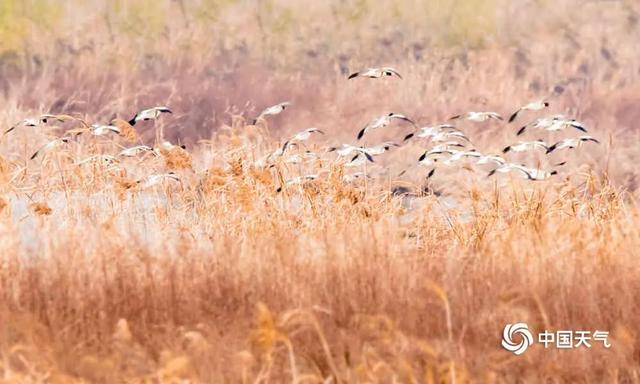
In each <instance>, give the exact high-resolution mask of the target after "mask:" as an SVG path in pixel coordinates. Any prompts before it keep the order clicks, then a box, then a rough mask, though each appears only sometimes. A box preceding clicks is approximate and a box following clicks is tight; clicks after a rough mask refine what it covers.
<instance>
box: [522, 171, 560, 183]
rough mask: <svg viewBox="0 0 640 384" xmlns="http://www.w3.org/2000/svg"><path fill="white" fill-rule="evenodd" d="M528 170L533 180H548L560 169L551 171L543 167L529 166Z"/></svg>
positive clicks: (530, 178)
mask: <svg viewBox="0 0 640 384" xmlns="http://www.w3.org/2000/svg"><path fill="white" fill-rule="evenodd" d="M526 171H527V173H528V174H529V180H533V181H542V180H546V179H548V178H550V177H551V176H553V175H557V174H558V171H556V170H553V171H550V172H549V171H545V170H543V169H536V168H527V169H526Z"/></svg>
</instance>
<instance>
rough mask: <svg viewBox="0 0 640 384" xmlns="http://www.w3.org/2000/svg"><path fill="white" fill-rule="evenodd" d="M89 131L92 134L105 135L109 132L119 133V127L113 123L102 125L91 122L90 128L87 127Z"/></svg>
mask: <svg viewBox="0 0 640 384" xmlns="http://www.w3.org/2000/svg"><path fill="white" fill-rule="evenodd" d="M89 132H91V134H92V135H93V136H106V135H108V134H111V133H115V134H117V135H119V134H120V133H121V132H120V129H119V128H118V127H116V126H114V125H102V124H93V125H91V128H89Z"/></svg>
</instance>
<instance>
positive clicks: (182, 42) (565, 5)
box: [0, 0, 637, 67]
mask: <svg viewBox="0 0 640 384" xmlns="http://www.w3.org/2000/svg"><path fill="white" fill-rule="evenodd" d="M594 6H595V7H594ZM576 7H579V9H580V13H579V14H577V13H575V12H572V10H574V9H577V8H576ZM598 7H605V8H619V9H624V10H626V12H627V13H628V17H627V18H626V19H625V20H620V19H618V20H617V22H616V24H618V25H621V26H622V27H624V26H627V27H629V26H632V25H634V24H635V23H637V9H634V7H635V8H637V5H636V4H635V2H634V1H633V0H620V1H576V0H558V1H546V0H513V1H509V0H399V1H374V0H327V1H322V2H314V3H312V4H307V3H306V2H298V1H292V0H132V1H130V0H129V1H127V0H86V1H81V0H3V1H2V2H0V57H1V58H2V62H3V64H4V65H13V66H18V67H29V66H31V65H33V64H34V63H33V62H32V61H35V62H40V61H44V60H64V59H65V58H67V57H68V56H69V55H70V54H71V55H77V54H78V53H79V52H90V53H93V54H95V53H101V54H103V58H104V53H107V54H108V55H109V56H114V55H115V56H116V57H127V58H128V59H131V58H133V59H136V60H141V59H144V57H156V58H157V57H158V56H160V57H164V56H167V54H168V53H170V54H171V55H175V54H179V55H181V56H182V57H184V55H185V54H187V53H191V54H194V55H202V56H206V55H209V54H211V53H213V54H216V55H219V54H223V53H229V52H241V53H242V54H243V55H244V57H243V58H251V59H253V60H259V61H260V62H262V61H269V62H271V63H278V62H283V61H286V58H280V60H278V59H277V58H276V57H274V56H277V55H278V54H294V53H303V54H305V56H311V57H312V58H313V57H315V56H319V55H325V54H327V53H330V54H332V55H334V56H341V55H342V56H347V55H348V56H352V55H360V56H362V59H363V60H366V59H372V58H381V59H385V58H386V57H385V56H387V55H389V56H390V55H391V54H393V55H397V54H403V53H404V54H406V53H407V51H409V50H413V51H414V52H413V53H415V54H417V55H419V54H420V53H421V52H419V51H421V50H424V49H426V48H427V47H446V48H456V47H463V48H465V49H469V48H471V49H474V48H483V47H486V46H488V45H492V44H493V45H495V44H524V45H526V44H528V41H527V39H531V38H532V37H535V36H536V34H537V33H539V31H540V29H541V27H544V29H545V30H547V31H555V32H556V33H567V32H568V33H574V32H575V31H573V29H575V28H578V29H579V28H581V26H580V25H581V24H580V23H581V22H583V21H585V20H588V21H589V22H591V23H592V22H593V20H591V19H590V17H592V13H593V12H598ZM589 8H593V9H591V10H590V9H589ZM583 14H584V15H583ZM582 16H584V18H583V17H582ZM132 52H133V53H132ZM385 52H387V54H385ZM125 54H126V55H125ZM120 55H122V56H120ZM132 55H133V57H132ZM367 56H369V57H367ZM109 59H111V60H113V57H110V58H107V61H109ZM113 61H116V60H113ZM289 64H290V63H289Z"/></svg>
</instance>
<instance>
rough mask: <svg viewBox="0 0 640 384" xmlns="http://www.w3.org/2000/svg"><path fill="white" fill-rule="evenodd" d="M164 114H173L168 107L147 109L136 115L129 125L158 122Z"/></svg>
mask: <svg viewBox="0 0 640 384" xmlns="http://www.w3.org/2000/svg"><path fill="white" fill-rule="evenodd" d="M163 113H173V112H171V110H170V109H169V108H167V107H153V108H149V109H145V110H142V111H140V112H138V113H136V115H135V116H134V117H133V118H132V119H131V120H129V124H131V125H132V126H133V125H136V123H138V122H140V121H148V120H156V119H158V117H160V115H162V114H163Z"/></svg>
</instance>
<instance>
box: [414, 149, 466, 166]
mask: <svg viewBox="0 0 640 384" xmlns="http://www.w3.org/2000/svg"><path fill="white" fill-rule="evenodd" d="M457 152H459V151H452V150H448V149H442V150H437V151H434V150H433V149H432V150H429V151H426V152H425V153H423V154H422V156H420V157H419V158H418V164H420V165H425V166H429V165H433V164H434V163H436V162H438V161H440V160H446V159H448V158H449V157H451V156H453V155H455V154H456V153H457Z"/></svg>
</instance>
